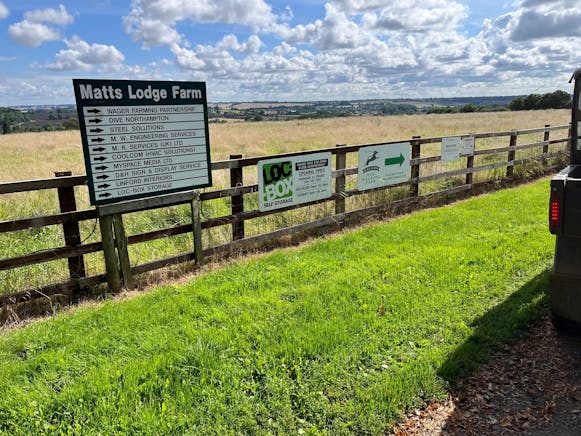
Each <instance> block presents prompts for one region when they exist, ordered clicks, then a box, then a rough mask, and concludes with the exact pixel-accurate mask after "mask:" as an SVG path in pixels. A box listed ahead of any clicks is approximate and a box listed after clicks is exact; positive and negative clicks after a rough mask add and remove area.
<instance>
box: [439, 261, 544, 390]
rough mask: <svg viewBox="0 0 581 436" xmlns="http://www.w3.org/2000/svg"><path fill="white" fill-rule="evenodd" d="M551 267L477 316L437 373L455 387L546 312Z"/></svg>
mask: <svg viewBox="0 0 581 436" xmlns="http://www.w3.org/2000/svg"><path fill="white" fill-rule="evenodd" d="M549 275H550V270H549V269H547V270H545V271H543V272H542V273H540V274H538V275H537V276H536V277H534V278H533V279H531V280H530V281H529V282H527V283H526V284H525V285H523V286H522V287H521V288H520V289H519V290H518V291H516V292H514V293H513V294H511V295H510V296H509V297H508V298H507V299H506V300H505V301H504V302H502V303H501V304H499V305H497V306H495V307H494V308H493V309H491V310H489V311H488V312H486V314H484V315H483V316H481V317H479V318H476V319H475V320H474V321H473V322H472V324H471V327H473V328H474V334H473V335H472V336H470V338H469V339H468V340H467V341H466V342H464V343H463V344H462V345H460V346H459V347H458V348H456V350H454V352H453V353H452V354H451V355H450V356H449V357H448V359H446V361H445V362H444V363H443V364H442V365H441V366H440V369H439V370H438V375H440V376H441V377H443V378H444V379H445V380H447V381H448V382H449V383H450V384H451V385H452V386H454V385H455V384H456V383H457V382H458V381H459V380H460V379H461V378H463V377H466V376H467V375H470V374H471V373H472V372H473V371H474V370H475V369H476V367H477V366H479V365H480V364H481V363H483V362H485V361H486V360H488V359H489V358H490V356H491V354H492V353H493V352H494V351H495V350H496V349H497V348H498V347H499V345H500V344H502V343H504V342H508V341H511V340H514V339H517V338H519V337H521V336H522V335H523V334H524V333H526V332H527V331H528V330H529V328H530V326H531V324H534V323H537V322H539V321H540V320H541V319H542V318H543V315H545V314H546V313H547V311H548V295H547V290H548V286H549Z"/></svg>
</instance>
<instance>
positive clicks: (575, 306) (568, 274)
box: [549, 68, 581, 331]
mask: <svg viewBox="0 0 581 436" xmlns="http://www.w3.org/2000/svg"><path fill="white" fill-rule="evenodd" d="M573 80H574V81H575V87H574V92H573V104H572V107H571V140H570V152H571V160H570V164H569V166H568V167H566V168H565V169H564V170H563V171H561V172H560V173H559V174H557V175H556V176H555V177H553V179H552V180H551V199H550V202H549V229H550V231H551V233H553V234H554V235H557V243H556V246H555V260H554V263H553V272H552V274H551V281H550V301H551V312H552V317H553V323H554V324H555V325H556V326H557V327H558V328H561V329H566V330H576V331H581V138H580V137H579V135H580V134H581V101H580V100H579V94H580V92H581V68H580V69H578V70H577V71H575V73H573V77H571V81H573Z"/></svg>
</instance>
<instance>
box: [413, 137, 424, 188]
mask: <svg viewBox="0 0 581 436" xmlns="http://www.w3.org/2000/svg"><path fill="white" fill-rule="evenodd" d="M420 138H421V136H412V140H411V144H412V159H419V158H420V155H421V150H422V149H421V144H420ZM418 177H420V164H413V165H412V166H411V178H412V179H417V178H418ZM410 188H411V189H410V194H411V196H412V197H417V196H419V195H420V183H419V182H414V183H413V184H412V185H411V186H410Z"/></svg>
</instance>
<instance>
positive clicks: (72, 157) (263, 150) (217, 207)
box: [0, 110, 568, 295]
mask: <svg viewBox="0 0 581 436" xmlns="http://www.w3.org/2000/svg"><path fill="white" fill-rule="evenodd" d="M567 120H568V112H567V111H566V110H547V111H529V112H495V113H471V114H470V113H468V114H447V115H435V114H434V115H412V116H389V117H352V118H340V119H323V120H301V121H288V122H260V123H231V124H212V125H211V126H210V134H211V145H212V158H213V160H220V159H226V158H228V156H229V155H230V154H233V153H242V154H243V155H244V156H247V157H249V156H261V155H268V154H272V153H280V152H288V151H297V150H313V149H317V148H320V147H332V146H334V145H335V144H336V143H347V144H361V143H374V142H381V141H395V140H399V139H409V138H411V136H413V135H420V136H422V137H434V136H448V135H455V134H464V133H469V132H488V131H506V130H512V129H524V128H534V127H542V126H543V125H545V124H551V125H563V124H566V123H567ZM559 135H561V136H562V133H561V132H555V133H553V135H552V137H553V138H555V137H558V136H559ZM540 140H542V134H536V135H531V137H530V138H526V137H525V138H522V139H521V138H519V141H529V142H536V141H540ZM519 143H523V142H519ZM506 145H508V138H506V137H504V138H490V139H483V140H479V141H478V142H477V148H479V149H482V148H494V147H501V146H502V147H504V146H506ZM436 154H439V145H438V144H433V145H424V146H423V148H422V157H425V156H430V155H436ZM521 156H522V152H519V157H521ZM354 159H356V155H355V154H354V155H353V156H352V157H350V161H348V166H356V165H357V162H356V160H354ZM505 159H506V156H505V155H501V156H495V155H486V156H479V157H477V158H476V159H475V165H485V164H488V163H492V162H495V161H498V160H505ZM461 165H464V159H462V160H461V161H459V162H458V163H457V165H456V166H454V164H444V165H443V164H441V163H440V162H436V163H433V164H429V165H425V166H423V167H422V170H421V171H422V175H429V174H431V173H435V172H442V171H445V170H449V169H455V168H457V167H459V166H461ZM0 167H1V168H2V169H3V171H2V172H0V182H8V181H15V180H28V179H37V178H48V177H53V175H54V171H63V170H72V172H73V174H84V164H83V158H82V149H81V145H80V135H79V132H78V131H66V132H52V133H34V134H32V133H24V134H13V135H0ZM538 170H539V165H537V166H536V167H535V166H527V167H522V168H517V171H525V172H531V173H533V174H534V173H535V172H538ZM490 173H491V174H489V173H479V174H476V175H475V180H476V181H478V178H479V177H480V178H485V177H486V178H492V179H497V178H500V177H501V176H502V175H503V174H504V169H499V170H493V171H491V172H490ZM213 177H214V188H212V189H216V188H220V187H226V186H229V185H228V184H229V175H228V173H227V172H226V171H218V172H214V174H213ZM256 177H257V175H256V174H255V172H253V171H252V170H251V169H246V170H245V174H244V178H245V183H246V184H252V183H256ZM356 180H357V179H356V176H348V177H347V189H353V188H355V187H356ZM454 183H463V178H462V177H460V178H458V180H444V181H437V182H430V183H427V184H422V185H421V187H420V192H421V193H426V192H431V191H434V190H437V189H443V188H446V187H451V186H453V184H454ZM437 184H438V185H437ZM436 185H437V186H436ZM440 185H441V186H440ZM407 192H408V190H407V189H403V190H402V189H395V190H388V191H384V192H379V193H377V192H376V193H372V194H366V195H362V196H358V197H352V198H348V199H347V210H355V209H358V208H361V207H365V206H368V205H372V204H377V203H378V202H388V201H389V200H391V199H396V198H399V197H398V196H401V195H407ZM76 198H77V205H78V208H79V209H83V208H87V207H89V201H88V195H87V190H86V187H82V186H81V187H77V188H76ZM245 202H246V204H245V208H246V210H252V209H253V208H256V207H257V202H258V198H257V195H256V194H254V195H247V196H246V198H245ZM229 207H230V204H229V200H228V199H218V200H213V201H211V202H204V203H203V205H202V216H203V217H204V218H210V217H212V218H214V217H220V216H225V215H229V213H230V209H229ZM53 213H58V199H57V193H56V190H51V191H37V192H30V193H23V194H12V195H5V196H2V201H1V202H0V221H6V220H13V219H20V218H28V217H32V216H43V215H48V214H53ZM332 213H333V205H332V204H328V205H320V206H317V207H309V208H307V209H300V210H296V211H291V212H286V213H282V214H277V215H272V216H268V217H265V218H259V219H255V220H252V221H249V222H247V223H246V235H247V236H251V235H256V234H260V233H266V232H268V231H273V230H276V229H279V228H282V227H286V226H291V225H295V224H299V223H302V222H307V221H310V220H313V219H316V218H317V217H322V216H329V215H332ZM124 220H125V225H126V230H127V232H128V234H129V235H132V234H139V233H143V232H147V231H152V230H158V229H162V228H169V227H172V226H174V225H180V224H188V223H189V222H190V220H191V217H190V211H189V207H187V206H177V207H171V208H164V209H162V210H158V211H153V212H144V213H136V214H129V215H126V216H125V217H124ZM230 233H231V229H230V228H229V227H228V226H223V227H218V228H214V229H211V230H208V231H204V232H203V243H204V246H205V247H208V246H212V245H219V244H223V243H226V242H228V241H229V240H230V239H229V238H230V237H231V236H230ZM81 238H82V240H83V241H84V242H86V243H91V242H97V241H99V240H100V236H99V230H98V226H97V223H96V221H87V222H83V223H81ZM63 245H64V241H63V235H62V228H61V226H49V227H44V228H41V229H33V230H23V231H18V232H11V233H8V234H0V259H2V258H11V257H16V256H20V255H25V254H29V253H33V252H36V251H41V250H50V249H52V248H55V247H60V246H63ZM192 249H193V247H192V238H191V237H190V236H189V235H181V236H176V237H172V238H164V239H162V240H157V241H153V242H148V243H144V244H137V245H133V246H131V247H130V258H131V261H132V264H133V265H137V264H141V263H145V262H149V261H152V260H158V259H162V258H164V257H169V256H173V255H176V254H180V253H184V252H189V251H191V250H192ZM85 264H86V269H87V272H88V274H89V275H94V274H101V273H102V272H103V268H104V267H103V260H102V254H101V253H95V254H90V255H87V256H85ZM48 277H50V279H51V280H50V282H58V281H64V280H66V279H67V278H68V269H67V261H66V259H65V260H58V261H53V262H48V263H43V264H38V265H31V266H26V267H21V268H18V269H14V270H7V271H1V272H0V295H1V294H6V293H10V292H14V291H19V290H23V289H29V288H31V287H37V286H42V285H45V284H47V283H48V282H47V278H48Z"/></svg>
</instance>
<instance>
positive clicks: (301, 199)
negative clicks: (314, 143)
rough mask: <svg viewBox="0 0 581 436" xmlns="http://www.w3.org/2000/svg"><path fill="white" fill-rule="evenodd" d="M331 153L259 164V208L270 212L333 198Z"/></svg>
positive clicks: (269, 160) (266, 161) (285, 158)
mask: <svg viewBox="0 0 581 436" xmlns="http://www.w3.org/2000/svg"><path fill="white" fill-rule="evenodd" d="M331 180H332V178H331V153H328V152H324V153H313V154H307V155H301V156H292V157H281V158H277V159H268V160H261V161H259V162H258V193H259V200H258V209H259V210H260V211H261V212H266V211H269V210H274V209H281V208H285V207H289V206H295V205H297V204H303V203H309V202H312V201H317V200H322V199H324V198H328V197H330V196H331Z"/></svg>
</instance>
